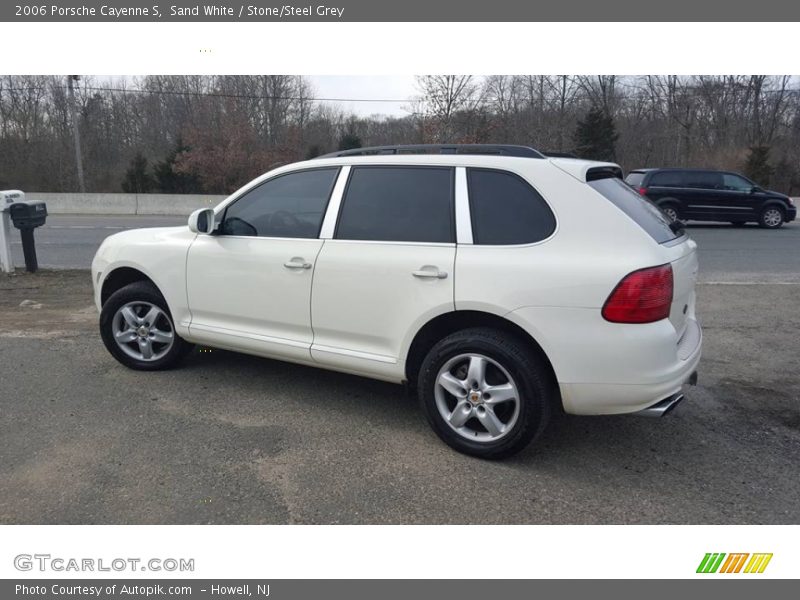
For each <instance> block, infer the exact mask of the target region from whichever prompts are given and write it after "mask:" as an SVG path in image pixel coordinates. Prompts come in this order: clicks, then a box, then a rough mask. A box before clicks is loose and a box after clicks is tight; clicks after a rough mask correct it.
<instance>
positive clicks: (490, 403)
mask: <svg viewBox="0 0 800 600" xmlns="http://www.w3.org/2000/svg"><path fill="white" fill-rule="evenodd" d="M417 390H418V394H419V398H420V403H421V405H422V409H423V411H424V413H425V416H426V417H427V419H428V422H429V423H430V424H431V427H432V428H433V430H434V431H435V432H436V433H437V435H438V436H439V437H440V438H441V439H442V440H443V441H444V442H446V443H447V444H448V445H450V446H451V447H453V448H455V449H456V450H458V451H459V452H464V453H466V454H471V455H473V456H479V457H482V458H503V457H506V456H510V455H512V454H515V453H517V452H519V451H520V450H522V449H523V448H525V447H526V446H527V445H528V444H530V443H531V442H532V441H533V440H534V439H536V438H537V437H538V436H539V435H540V434H541V432H542V431H543V430H544V428H545V426H546V425H547V423H548V421H549V420H550V415H551V412H552V405H553V401H554V400H553V399H554V395H555V394H554V384H553V381H552V377H551V375H550V372H549V369H548V368H547V367H546V365H545V364H544V363H543V360H542V359H541V358H540V357H539V356H538V355H537V354H536V353H535V352H533V350H532V349H531V348H530V347H529V346H528V345H527V344H525V343H524V342H523V341H522V340H520V339H518V338H516V337H515V336H513V335H509V334H506V333H503V332H501V331H498V330H494V329H486V328H475V329H466V330H463V331H459V332H457V333H454V334H452V335H449V336H447V337H446V338H444V339H443V340H441V341H440V342H439V343H437V344H436V345H435V346H434V347H433V348H432V349H431V350H430V352H429V353H428V355H427V356H426V358H425V360H424V362H423V364H422V368H421V370H420V375H419V381H418V386H417Z"/></svg>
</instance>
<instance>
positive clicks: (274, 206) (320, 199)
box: [221, 168, 339, 238]
mask: <svg viewBox="0 0 800 600" xmlns="http://www.w3.org/2000/svg"><path fill="white" fill-rule="evenodd" d="M338 173H339V169H338V168H332V169H313V170H310V171H300V172H295V173H289V174H286V175H279V176H278V177H275V178H274V179H270V180H268V181H266V182H264V183H262V184H261V185H259V186H258V187H256V188H253V189H252V190H250V191H249V192H247V193H245V194H244V195H243V196H241V197H240V198H239V199H238V200H236V201H235V202H234V203H233V204H231V205H230V206H228V208H227V209H226V210H225V216H224V218H223V221H222V228H221V233H222V234H223V235H247V236H259V237H281V238H315V237H317V236H318V235H319V230H320V227H321V226H322V218H323V216H324V214H325V208H326V207H327V205H328V199H329V198H330V195H331V191H332V190H333V184H334V182H335V181H336V175H337V174H338Z"/></svg>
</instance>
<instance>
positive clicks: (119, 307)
mask: <svg viewBox="0 0 800 600" xmlns="http://www.w3.org/2000/svg"><path fill="white" fill-rule="evenodd" d="M100 336H101V337H102V338H103V343H104V344H105V346H106V349H107V350H108V351H109V352H110V353H111V355H112V356H113V357H114V358H116V359H117V360H118V361H119V362H121V363H122V364H123V365H125V366H126V367H130V368H131V369H137V370H141V371H155V370H159V369H168V368H170V367H172V366H174V365H175V364H177V363H178V361H180V360H181V359H182V358H183V357H184V356H185V355H186V354H187V353H188V352H189V351H190V350H191V349H192V344H190V343H188V342H186V341H185V340H183V339H182V338H181V337H179V336H178V334H177V333H176V332H175V325H174V323H173V321H172V315H171V314H170V312H169V308H168V307H167V303H166V301H165V300H164V297H163V296H162V295H161V294H160V293H159V291H158V289H157V288H156V287H155V286H154V285H153V284H152V283H149V282H146V281H137V282H134V283H131V284H129V285H126V286H125V287H123V288H121V289H119V290H117V291H116V292H114V293H113V294H112V295H111V297H110V298H109V299H108V300H107V301H106V303H105V304H104V305H103V309H102V311H101V312H100Z"/></svg>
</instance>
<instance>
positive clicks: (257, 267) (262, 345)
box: [186, 235, 322, 360]
mask: <svg viewBox="0 0 800 600" xmlns="http://www.w3.org/2000/svg"><path fill="white" fill-rule="evenodd" d="M320 248H322V241H321V240H316V239H280V238H261V237H245V236H241V237H240V236H210V235H199V236H198V237H197V239H196V240H195V241H194V243H193V244H192V246H191V247H190V248H189V253H188V257H187V261H186V293H187V297H188V304H189V311H190V312H191V314H192V322H191V325H190V326H189V337H190V338H191V339H193V340H197V341H200V342H203V343H206V344H210V345H213V344H214V342H215V341H222V342H223V343H225V344H226V345H227V346H232V347H235V346H236V345H237V344H239V343H245V344H247V346H248V348H250V351H257V352H258V353H259V354H263V355H268V356H284V355H285V356H286V357H287V358H294V359H300V360H311V354H310V348H311V342H312V339H313V334H312V331H311V315H310V313H309V310H308V305H309V302H310V301H311V282H312V278H313V276H314V264H315V262H316V258H317V254H319V251H320ZM294 262H296V263H297V264H298V265H299V264H308V265H311V266H310V267H309V268H299V267H298V268H295V267H291V268H290V267H286V266H285V265H286V264H287V263H288V264H293V263H294Z"/></svg>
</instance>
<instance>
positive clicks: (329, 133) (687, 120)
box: [0, 75, 800, 193]
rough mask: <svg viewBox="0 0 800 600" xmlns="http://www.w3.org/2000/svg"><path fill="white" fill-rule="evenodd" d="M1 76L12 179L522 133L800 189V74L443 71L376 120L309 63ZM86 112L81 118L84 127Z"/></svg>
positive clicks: (181, 184)
mask: <svg viewBox="0 0 800 600" xmlns="http://www.w3.org/2000/svg"><path fill="white" fill-rule="evenodd" d="M74 104H75V109H76V110H75V120H76V123H73V121H72V118H71V113H72V111H71V106H70V96H69V94H68V90H67V85H66V78H65V77H62V76H44V75H36V76H0V189H6V188H20V189H23V190H28V191H75V190H77V189H78V181H77V167H76V156H75V129H77V133H78V139H79V142H80V144H79V145H80V150H81V155H82V159H81V162H82V165H83V170H84V173H85V175H84V177H85V187H86V190H87V191H90V192H119V191H128V192H164V193H229V192H231V191H233V190H235V189H236V188H237V187H239V186H240V185H242V184H243V183H245V182H247V181H248V180H250V179H252V178H253V177H255V176H257V175H259V174H261V173H263V172H265V171H267V170H269V169H270V168H273V167H275V166H277V165H280V164H284V163H287V162H291V161H296V160H302V159H307V158H313V157H315V156H318V155H320V154H323V153H326V152H330V151H333V150H337V149H348V148H357V147H361V146H367V145H385V144H422V143H509V144H522V145H529V146H533V147H535V148H538V149H540V150H543V151H545V152H558V153H569V154H574V155H576V156H580V157H585V158H592V159H598V160H611V161H614V162H618V163H620V164H621V165H622V167H623V168H624V169H625V170H626V171H627V170H629V169H633V168H637V167H648V166H651V167H655V166H659V167H668V166H691V167H708V168H722V169H730V170H736V171H741V172H744V173H745V174H746V175H748V176H750V177H751V178H753V179H755V180H756V181H757V182H758V183H759V184H761V185H764V186H769V187H771V188H773V189H777V190H779V191H783V192H787V193H796V192H797V191H798V190H800V144H798V142H800V85H799V84H798V81H797V79H796V78H793V77H791V76H788V75H785V76H766V75H731V76H674V75H663V76H662V75H645V76H616V75H601V76H568V75H560V76H549V75H514V76H508V75H492V76H487V77H473V76H457V75H435V76H420V77H418V78H417V94H416V95H415V96H414V97H413V98H409V99H408V101H407V103H406V104H405V105H404V109H405V112H406V113H407V115H406V116H399V117H398V116H385V115H374V116H370V117H363V116H358V115H355V114H353V113H351V112H348V111H346V110H343V109H342V108H341V105H340V104H337V103H335V102H334V103H332V102H328V101H325V100H324V99H320V98H316V97H315V92H314V89H313V86H312V84H311V83H310V82H309V80H308V79H307V78H305V77H302V76H289V75H260V76H228V75H220V76H200V75H182V76H164V75H149V76H144V77H137V78H117V79H114V78H97V77H91V76H88V77H80V78H79V79H78V80H77V81H75V82H74ZM74 125H77V127H74Z"/></svg>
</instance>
